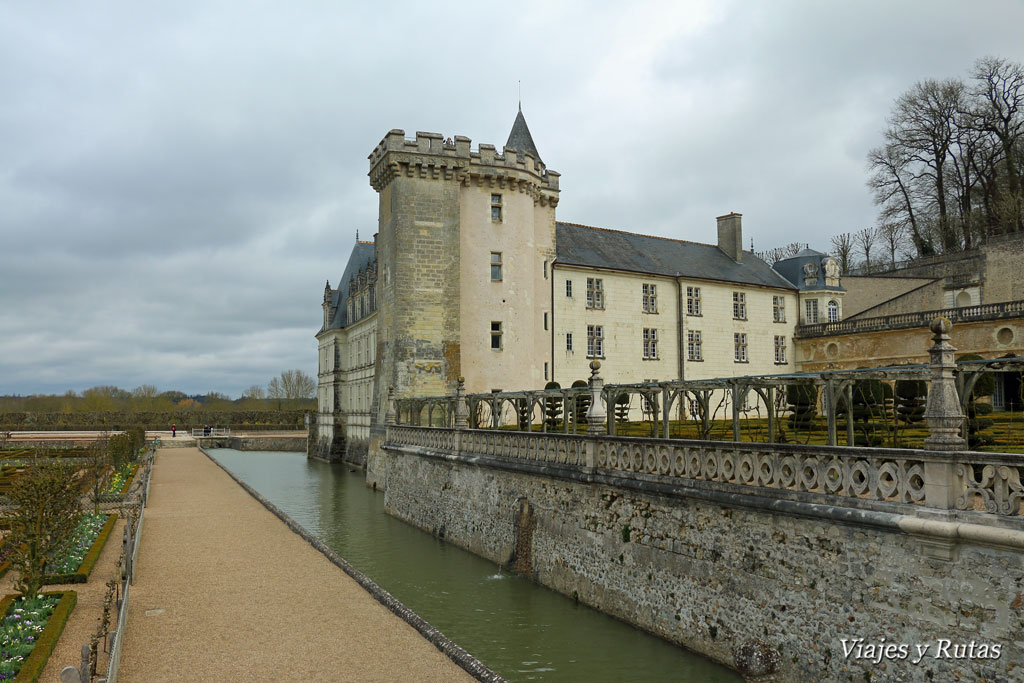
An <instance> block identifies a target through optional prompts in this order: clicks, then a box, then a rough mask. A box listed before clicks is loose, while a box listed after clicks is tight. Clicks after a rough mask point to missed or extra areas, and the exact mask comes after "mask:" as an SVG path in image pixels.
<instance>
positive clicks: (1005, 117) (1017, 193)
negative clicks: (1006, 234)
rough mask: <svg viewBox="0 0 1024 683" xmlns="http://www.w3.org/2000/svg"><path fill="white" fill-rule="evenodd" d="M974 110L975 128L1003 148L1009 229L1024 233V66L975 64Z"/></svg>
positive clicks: (995, 60)
mask: <svg viewBox="0 0 1024 683" xmlns="http://www.w3.org/2000/svg"><path fill="white" fill-rule="evenodd" d="M972 76H973V77H974V87H973V89H972V91H971V95H972V102H971V108H970V111H971V112H972V113H973V114H974V116H973V119H974V125H975V126H976V127H977V128H979V129H980V130H982V131H985V132H987V133H991V134H992V135H993V136H994V137H995V138H996V140H998V143H999V145H1000V147H1001V148H1002V163H1003V165H1004V166H1005V168H1006V186H1007V191H1008V194H1009V208H1010V216H1008V218H1009V219H1010V221H1009V223H1008V225H1007V228H1008V229H1009V230H1011V231H1019V230H1024V201H1022V198H1021V170H1020V166H1019V159H1018V157H1019V156H1020V150H1019V146H1020V145H1019V143H1020V140H1021V139H1022V137H1024V67H1022V66H1021V65H1020V64H1018V63H1016V62H1010V61H1008V60H1005V59H1001V58H999V57H983V58H981V59H979V60H978V61H977V62H975V64H974V71H973V73H972Z"/></svg>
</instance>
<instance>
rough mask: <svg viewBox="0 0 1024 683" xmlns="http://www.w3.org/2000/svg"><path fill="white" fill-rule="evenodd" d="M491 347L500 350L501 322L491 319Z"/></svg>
mask: <svg viewBox="0 0 1024 683" xmlns="http://www.w3.org/2000/svg"><path fill="white" fill-rule="evenodd" d="M491 348H492V349H496V350H498V351H501V322H500V321H497V320H492V321H491Z"/></svg>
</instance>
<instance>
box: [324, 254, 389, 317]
mask: <svg viewBox="0 0 1024 683" xmlns="http://www.w3.org/2000/svg"><path fill="white" fill-rule="evenodd" d="M376 257H377V254H376V249H375V248H374V244H373V242H358V241H357V242H356V246H355V247H353V249H352V254H351V255H349V257H348V264H347V265H346V266H345V272H344V273H342V276H341V280H340V281H338V289H337V291H335V292H334V293H333V294H331V306H337V307H338V310H336V311H335V312H334V317H333V318H332V319H331V322H330V324H328V325H327V327H326V328H322V329H321V330H320V332H323V331H324V329H327V330H339V329H342V328H344V327H347V326H348V306H346V305H345V302H346V301H348V285H349V282H350V281H351V280H352V278H353V277H354V276H357V275H358V274H359V270H360V269H362V270H366V267H367V266H369V265H370V264H371V263H372V262H373V261H375V260H376ZM320 332H318V333H317V334H319V333H320Z"/></svg>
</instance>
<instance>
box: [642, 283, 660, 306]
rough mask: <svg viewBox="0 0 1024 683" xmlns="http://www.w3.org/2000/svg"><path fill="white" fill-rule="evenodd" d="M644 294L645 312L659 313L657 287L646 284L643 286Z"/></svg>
mask: <svg viewBox="0 0 1024 683" xmlns="http://www.w3.org/2000/svg"><path fill="white" fill-rule="evenodd" d="M641 290H642V292H643V311H644V313H657V312H658V293H657V291H656V285H649V284H647V283H644V284H643V285H641Z"/></svg>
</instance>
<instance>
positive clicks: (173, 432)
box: [171, 422, 178, 439]
mask: <svg viewBox="0 0 1024 683" xmlns="http://www.w3.org/2000/svg"><path fill="white" fill-rule="evenodd" d="M177 435H178V425H176V424H174V423H173V422H172V423H171V438H172V439H173V438H174V437H175V436H177Z"/></svg>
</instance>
